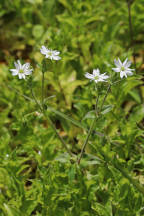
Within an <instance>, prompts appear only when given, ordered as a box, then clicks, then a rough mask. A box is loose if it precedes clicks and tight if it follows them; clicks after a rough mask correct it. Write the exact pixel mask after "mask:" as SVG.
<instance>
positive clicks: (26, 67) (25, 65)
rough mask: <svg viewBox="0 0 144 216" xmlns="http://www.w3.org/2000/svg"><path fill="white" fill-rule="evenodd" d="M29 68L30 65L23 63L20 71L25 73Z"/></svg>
mask: <svg viewBox="0 0 144 216" xmlns="http://www.w3.org/2000/svg"><path fill="white" fill-rule="evenodd" d="M29 67H30V63H25V64H23V66H22V69H23V70H24V71H25V70H28V69H29Z"/></svg>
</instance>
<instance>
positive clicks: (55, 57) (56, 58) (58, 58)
mask: <svg viewBox="0 0 144 216" xmlns="http://www.w3.org/2000/svg"><path fill="white" fill-rule="evenodd" d="M52 59H54V60H56V61H58V60H60V59H61V57H59V56H52Z"/></svg>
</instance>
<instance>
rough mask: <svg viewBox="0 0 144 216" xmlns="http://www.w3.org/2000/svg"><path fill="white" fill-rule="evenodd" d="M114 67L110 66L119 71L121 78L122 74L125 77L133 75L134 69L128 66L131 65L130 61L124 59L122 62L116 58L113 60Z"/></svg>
mask: <svg viewBox="0 0 144 216" xmlns="http://www.w3.org/2000/svg"><path fill="white" fill-rule="evenodd" d="M114 63H115V66H116V68H112V69H113V70H114V71H115V72H119V73H120V77H121V78H123V77H124V76H125V77H127V76H128V75H129V76H131V75H133V72H132V71H134V69H131V68H129V67H130V66H131V61H128V59H127V58H126V60H125V61H124V62H123V63H122V62H121V60H120V59H119V58H118V60H116V59H115V60H114Z"/></svg>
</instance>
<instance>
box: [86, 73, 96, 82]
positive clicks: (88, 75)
mask: <svg viewBox="0 0 144 216" xmlns="http://www.w3.org/2000/svg"><path fill="white" fill-rule="evenodd" d="M85 77H86V78H88V79H91V80H94V75H92V74H90V73H85Z"/></svg>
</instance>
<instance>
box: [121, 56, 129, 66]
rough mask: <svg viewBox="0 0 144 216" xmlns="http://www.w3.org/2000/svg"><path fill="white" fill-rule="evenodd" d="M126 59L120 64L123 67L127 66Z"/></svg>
mask: <svg viewBox="0 0 144 216" xmlns="http://www.w3.org/2000/svg"><path fill="white" fill-rule="evenodd" d="M127 60H128V59H127V58H126V60H125V61H124V62H123V63H122V65H123V67H125V66H126V64H127Z"/></svg>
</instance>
